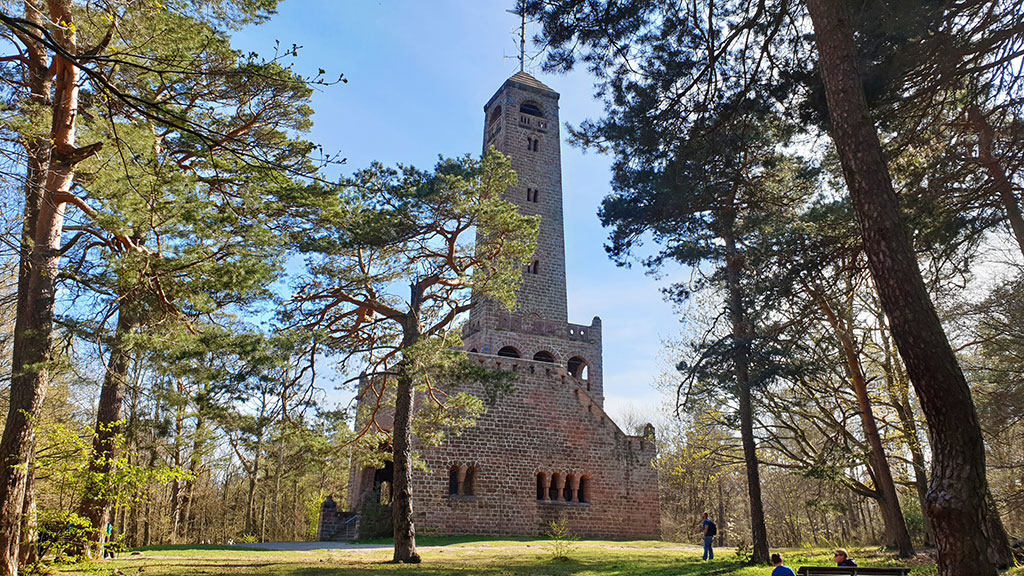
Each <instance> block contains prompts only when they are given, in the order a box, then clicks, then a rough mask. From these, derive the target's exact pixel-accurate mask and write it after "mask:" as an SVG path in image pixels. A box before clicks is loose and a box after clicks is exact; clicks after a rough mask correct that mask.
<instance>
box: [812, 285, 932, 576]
mask: <svg viewBox="0 0 1024 576" xmlns="http://www.w3.org/2000/svg"><path fill="white" fill-rule="evenodd" d="M847 288H848V290H852V289H853V287H852V286H848V287H847ZM815 298H816V299H817V301H818V306H819V308H820V309H821V311H822V313H823V314H824V315H825V318H826V320H828V323H829V325H830V326H831V327H832V331H833V333H835V335H836V338H837V339H838V340H839V346H840V349H841V350H842V353H843V356H844V358H845V360H846V363H845V366H846V375H847V377H848V378H849V379H850V382H851V383H852V384H853V390H854V393H855V394H856V396H857V409H858V412H859V414H860V421H861V427H862V428H863V429H864V436H865V438H867V441H868V446H870V447H871V450H870V451H869V453H868V459H869V461H870V462H871V468H872V469H873V471H874V474H873V477H874V479H875V481H876V483H877V484H878V486H877V488H878V492H879V496H880V498H879V505H880V507H881V508H882V521H883V522H884V523H885V535H886V540H888V541H887V542H886V545H887V546H895V547H896V548H897V549H898V550H899V556H900V558H911V557H913V556H914V545H913V544H912V543H911V541H910V532H908V531H907V521H906V519H904V518H903V510H902V509H901V508H900V501H899V495H898V494H897V492H896V482H894V481H893V479H892V470H891V469H890V468H889V461H888V460H887V459H886V457H885V447H884V446H883V445H882V436H881V434H879V432H878V422H876V421H875V414H874V412H873V410H872V407H871V398H870V397H869V396H868V382H867V378H865V376H864V368H863V366H862V365H861V362H860V355H859V353H858V351H857V345H856V343H855V342H854V340H853V338H854V336H853V329H852V325H853V318H852V311H851V310H849V309H848V308H845V309H843V310H842V311H839V312H837V311H836V310H835V309H834V307H833V306H832V305H831V304H830V303H829V302H828V300H827V299H826V297H825V295H824V294H822V293H821V292H817V291H815Z"/></svg>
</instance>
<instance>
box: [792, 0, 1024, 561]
mask: <svg viewBox="0 0 1024 576" xmlns="http://www.w3.org/2000/svg"><path fill="white" fill-rule="evenodd" d="M807 7H808V12H809V14H810V17H811V22H812V23H813V26H814V32H815V41H816V43H817V47H818V55H819V67H820V69H821V76H822V80H823V82H824V85H825V96H826V99H827V102H828V109H829V116H830V120H831V124H832V126H831V132H832V139H833V141H834V142H835V145H836V149H837V151H838V152H839V159H840V163H841V164H842V167H843V173H844V176H845V178H846V183H847V186H848V187H849V189H850V195H851V197H852V199H853V203H854V207H855V209H856V212H857V219H858V221H859V222H860V226H861V234H862V238H863V243H864V251H865V253H866V254H867V257H868V265H869V267H870V269H871V274H872V276H873V278H874V281H875V286H876V287H877V289H878V295H879V299H880V301H881V303H882V308H883V309H884V310H885V312H886V314H887V316H888V317H889V324H890V326H891V328H892V335H893V339H894V340H895V342H896V346H897V348H898V349H899V351H900V355H901V356H902V357H903V361H904V364H905V365H906V367H907V373H908V374H909V375H910V380H911V382H912V383H913V384H914V388H915V389H916V390H917V395H918V398H920V400H921V406H922V407H923V408H924V411H925V415H926V417H927V419H928V426H929V428H930V429H931V432H932V434H931V437H932V442H933V444H932V453H933V458H932V485H931V489H930V490H929V491H928V507H927V514H929V515H930V516H931V518H932V527H933V530H934V534H935V541H936V545H937V547H938V551H939V573H940V574H941V575H942V576H961V575H967V574H971V575H977V576H994V575H995V574H996V573H997V568H998V565H997V563H996V562H993V560H992V558H991V557H990V556H989V546H990V544H989V543H990V542H994V543H996V546H997V547H998V546H999V543H1000V541H1001V542H1003V543H1006V542H1007V539H1006V533H1005V531H1002V530H1001V529H999V530H997V529H995V528H994V527H995V526H999V527H1000V528H1001V524H1000V523H999V522H998V519H993V518H990V517H989V515H990V510H989V508H988V506H987V505H986V504H987V503H986V495H987V494H988V482H987V480H986V478H985V446H984V443H983V441H982V436H981V428H980V427H979V425H978V417H977V413H976V412H975V409H974V403H973V401H972V400H971V394H970V390H969V389H968V388H967V382H966V380H965V379H964V376H963V373H962V372H961V370H960V366H959V364H958V363H957V360H956V357H955V356H954V354H953V351H952V349H951V348H950V345H949V342H948V340H947V339H946V335H945V332H944V331H943V329H942V325H941V323H940V322H939V318H938V315H937V314H936V313H935V309H934V307H933V306H932V303H931V299H930V298H929V296H928V292H927V290H926V288H925V285H924V281H923V280H922V278H921V271H920V269H919V268H918V265H917V260H916V259H915V256H914V252H913V250H912V247H911V245H910V239H909V238H908V236H907V233H906V231H905V230H904V229H903V226H902V224H901V222H900V218H899V204H898V202H897V199H896V193H895V190H894V189H893V186H892V178H891V177H890V176H889V171H888V167H887V166H886V163H885V158H884V157H883V155H882V148H881V144H880V143H879V140H878V133H877V131H876V129H875V127H874V124H873V122H872V119H871V116H870V114H869V112H868V106H867V101H866V99H865V96H864V87H863V85H862V83H861V79H860V75H859V72H858V70H857V56H856V49H855V45H854V39H853V29H852V27H851V24H850V21H849V15H848V11H847V6H846V4H845V3H844V2H836V1H832V0H808V3H807ZM993 520H994V521H993ZM999 532H1002V533H1001V534H1000V533H999ZM1004 550H1005V551H1006V553H1007V557H1008V550H1009V546H1008V544H1007V545H1006V546H1005V547H1004Z"/></svg>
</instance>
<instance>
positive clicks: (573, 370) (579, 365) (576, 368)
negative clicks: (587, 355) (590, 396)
mask: <svg viewBox="0 0 1024 576" xmlns="http://www.w3.org/2000/svg"><path fill="white" fill-rule="evenodd" d="M565 367H566V368H567V369H568V370H569V374H571V375H572V377H573V378H576V379H578V380H587V379H588V378H589V371H588V370H587V361H586V360H584V359H583V358H580V357H579V356H573V357H572V358H569V362H567V363H566V366H565Z"/></svg>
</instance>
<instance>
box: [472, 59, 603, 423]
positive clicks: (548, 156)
mask: <svg viewBox="0 0 1024 576" xmlns="http://www.w3.org/2000/svg"><path fill="white" fill-rule="evenodd" d="M560 143H561V138H560V135H559V121H558V93H557V92H555V91H554V90H552V89H551V88H549V87H547V86H545V85H544V84H543V83H542V82H540V81H539V80H537V79H536V78H534V77H533V76H530V75H529V74H527V73H525V72H518V73H516V74H515V75H514V76H512V77H511V78H509V79H508V80H506V81H505V83H504V84H503V85H502V86H501V88H499V89H498V91H497V92H495V94H494V96H492V97H491V99H490V100H489V101H488V102H487V104H486V105H484V144H483V147H484V150H485V151H486V150H487V149H488V148H490V147H492V146H493V147H494V148H496V149H497V150H498V151H499V152H501V153H503V154H505V155H506V156H509V157H510V158H511V159H512V169H513V170H515V172H516V174H517V175H518V176H519V185H518V186H516V187H514V188H510V189H509V190H508V191H506V192H505V199H506V200H508V201H509V202H512V203H513V204H515V205H517V206H518V207H519V210H520V211H521V212H522V213H523V214H527V215H531V216H532V215H539V216H540V217H541V221H540V234H539V236H538V238H537V251H536V252H535V253H534V255H533V259H532V261H531V263H530V264H529V265H528V266H527V267H526V269H525V270H524V273H523V283H522V286H521V287H520V288H519V290H518V291H517V304H516V309H515V310H514V311H511V312H509V311H506V310H503V309H502V308H501V307H500V306H499V305H498V304H496V303H494V302H488V301H483V302H478V303H477V305H476V307H474V308H473V310H471V311H470V316H469V322H468V323H467V325H466V329H465V331H464V336H465V340H466V349H467V350H470V351H473V352H479V353H481V354H496V355H498V356H503V357H515V358H528V359H534V360H538V361H548V362H556V363H560V364H563V365H565V366H567V368H568V370H569V372H570V373H571V374H573V375H574V376H577V377H580V378H581V379H584V380H586V382H587V385H588V391H590V392H591V393H592V394H593V395H594V397H595V398H596V399H597V400H598V402H599V403H601V404H603V403H604V396H603V390H602V377H601V320H600V318H596V317H595V318H594V320H593V322H592V323H591V325H590V326H585V325H575V324H569V323H568V311H567V308H568V306H567V304H566V296H565V233H564V229H563V226H562V156H561V146H560Z"/></svg>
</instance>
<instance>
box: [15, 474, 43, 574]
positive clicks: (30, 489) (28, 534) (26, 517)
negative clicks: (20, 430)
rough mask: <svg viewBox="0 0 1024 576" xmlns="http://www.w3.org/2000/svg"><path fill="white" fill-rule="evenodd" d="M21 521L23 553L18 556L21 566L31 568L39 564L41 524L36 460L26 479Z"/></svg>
mask: <svg viewBox="0 0 1024 576" xmlns="http://www.w3.org/2000/svg"><path fill="white" fill-rule="evenodd" d="M23 510H24V512H23V514H22V520H21V542H20V547H21V551H20V552H19V554H18V563H19V565H20V566H31V565H33V564H35V563H37V562H39V524H38V517H37V514H36V470H35V458H34V457H33V458H32V463H31V464H30V465H29V469H28V476H27V477H26V478H25V505H24V508H23Z"/></svg>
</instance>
